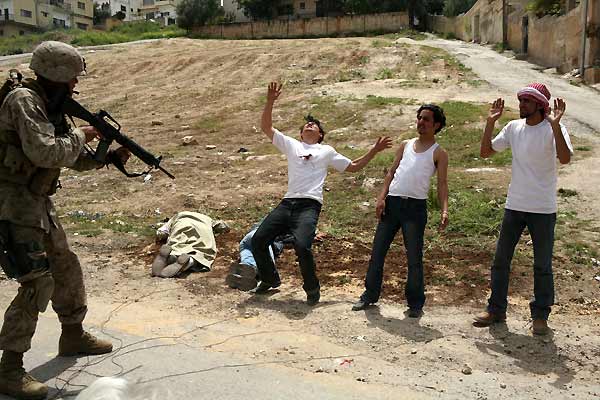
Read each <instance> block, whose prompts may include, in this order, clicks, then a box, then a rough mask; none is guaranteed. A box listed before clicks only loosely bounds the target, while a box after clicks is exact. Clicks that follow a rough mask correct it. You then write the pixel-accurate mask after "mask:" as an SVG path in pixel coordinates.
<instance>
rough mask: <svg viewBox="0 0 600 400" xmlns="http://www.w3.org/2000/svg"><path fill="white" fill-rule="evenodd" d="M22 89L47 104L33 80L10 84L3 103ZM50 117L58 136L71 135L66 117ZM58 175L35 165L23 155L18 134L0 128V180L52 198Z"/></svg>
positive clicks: (0, 97)
mask: <svg viewBox="0 0 600 400" xmlns="http://www.w3.org/2000/svg"><path fill="white" fill-rule="evenodd" d="M19 87H21V88H25V89H29V90H31V91H33V92H34V93H36V94H37V95H38V96H40V97H41V98H42V100H43V101H44V105H47V104H48V98H47V96H46V93H45V92H44V89H43V88H42V87H41V86H40V85H39V84H38V83H37V82H36V81H35V80H33V79H25V80H24V81H23V82H21V83H19V84H16V85H13V84H11V82H10V81H7V82H6V83H5V85H4V86H3V87H2V88H1V89H0V104H4V101H5V99H6V97H7V96H8V94H9V93H10V92H11V91H12V90H14V89H16V88H19ZM48 118H49V120H50V122H51V123H52V125H53V126H54V135H55V136H64V135H66V134H67V133H68V132H69V130H70V126H69V124H68V122H67V120H66V118H65V116H64V114H62V113H61V114H57V115H49V116H48ZM59 176H60V168H40V167H36V166H35V165H33V163H32V162H31V161H30V160H29V159H28V158H27V156H26V155H25V153H24V152H23V147H22V144H21V139H20V138H19V135H18V133H17V132H15V131H7V130H1V129H0V181H5V182H10V183H13V184H17V185H23V186H27V187H28V189H29V191H30V192H32V193H34V194H37V195H47V196H49V195H52V194H54V193H55V192H56V189H57V187H58V185H59V182H58V178H59Z"/></svg>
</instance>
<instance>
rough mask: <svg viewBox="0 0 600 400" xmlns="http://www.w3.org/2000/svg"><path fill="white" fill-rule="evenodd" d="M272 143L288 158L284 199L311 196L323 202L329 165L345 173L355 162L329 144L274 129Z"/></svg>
mask: <svg viewBox="0 0 600 400" xmlns="http://www.w3.org/2000/svg"><path fill="white" fill-rule="evenodd" d="M273 131H274V132H273V144H274V145H275V147H277V148H278V149H279V150H280V151H281V152H282V153H283V154H285V155H286V157H287V160H288V191H287V193H286V194H285V196H284V198H286V199H297V198H309V199H314V200H317V201H318V202H320V203H323V184H324V183H325V177H326V176H327V168H328V167H329V166H332V167H333V168H335V169H336V170H338V171H340V172H342V171H344V170H345V169H346V168H347V167H348V165H350V163H351V162H352V161H351V160H350V159H349V158H347V157H344V156H343V155H341V154H340V153H338V152H337V151H335V149H334V148H333V147H331V146H329V145H326V144H318V143H317V144H307V143H304V142H300V141H298V140H296V139H294V138H291V137H289V136H286V135H284V134H283V133H281V132H279V131H278V130H276V129H274V130H273Z"/></svg>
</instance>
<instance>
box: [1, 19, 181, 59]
mask: <svg viewBox="0 0 600 400" xmlns="http://www.w3.org/2000/svg"><path fill="white" fill-rule="evenodd" d="M185 34H186V31H185V30H184V29H181V28H178V27H177V26H175V25H172V26H168V27H161V26H160V25H159V24H158V23H156V22H149V21H142V22H134V23H127V24H122V25H120V26H116V27H114V28H112V29H111V30H109V31H100V30H90V31H83V30H80V29H59V30H53V31H48V32H44V33H38V34H30V35H23V36H18V37H11V38H0V54H1V55H10V54H22V53H28V52H31V51H32V50H33V49H34V48H35V46H37V45H38V44H40V43H41V42H44V41H46V40H57V41H60V42H65V43H69V44H72V45H74V46H98V45H103V44H115V43H125V42H132V41H135V40H144V39H159V38H173V37H180V36H185Z"/></svg>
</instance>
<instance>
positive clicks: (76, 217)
mask: <svg viewBox="0 0 600 400" xmlns="http://www.w3.org/2000/svg"><path fill="white" fill-rule="evenodd" d="M66 222H67V224H65V225H66V229H67V231H69V232H75V233H78V234H79V235H83V236H89V237H93V236H98V235H100V234H102V233H103V232H104V231H107V230H108V231H112V232H122V233H129V234H135V235H138V236H143V237H150V236H153V235H154V233H155V228H153V227H152V224H153V223H154V222H155V221H154V220H151V219H148V218H142V217H135V216H120V217H113V216H110V217H109V216H105V215H101V214H88V213H85V212H80V211H78V212H71V213H68V214H67V218H66Z"/></svg>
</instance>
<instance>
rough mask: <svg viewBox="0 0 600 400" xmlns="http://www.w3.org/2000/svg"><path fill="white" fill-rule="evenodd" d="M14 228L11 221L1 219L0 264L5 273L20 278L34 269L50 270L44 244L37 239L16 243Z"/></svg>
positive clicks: (10, 276)
mask: <svg viewBox="0 0 600 400" xmlns="http://www.w3.org/2000/svg"><path fill="white" fill-rule="evenodd" d="M12 229H13V228H12V225H11V223H10V222H8V221H0V266H1V267H2V269H3V270H4V273H5V274H6V275H7V276H8V277H9V278H14V279H19V278H21V277H24V276H25V275H27V274H29V273H31V272H33V271H40V272H42V271H45V270H49V269H50V264H49V263H48V258H47V256H46V252H45V251H44V247H43V245H42V244H41V243H38V242H35V241H30V242H26V243H15V241H14V240H13V237H14V235H13V234H12Z"/></svg>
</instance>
